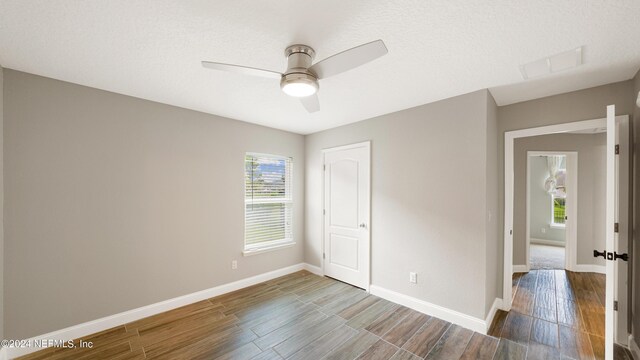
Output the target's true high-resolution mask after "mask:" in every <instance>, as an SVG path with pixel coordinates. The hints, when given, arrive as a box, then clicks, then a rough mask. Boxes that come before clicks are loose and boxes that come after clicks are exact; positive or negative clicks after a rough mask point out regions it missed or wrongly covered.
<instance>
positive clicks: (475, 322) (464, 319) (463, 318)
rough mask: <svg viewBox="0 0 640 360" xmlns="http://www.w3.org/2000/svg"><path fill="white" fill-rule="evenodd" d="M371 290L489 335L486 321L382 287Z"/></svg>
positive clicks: (383, 296)
mask: <svg viewBox="0 0 640 360" xmlns="http://www.w3.org/2000/svg"><path fill="white" fill-rule="evenodd" d="M370 290H371V294H372V295H375V296H379V297H381V298H383V299H386V300H389V301H391V302H395V303H397V304H400V305H404V306H406V307H408V308H411V309H413V310H416V311H419V312H421V313H424V314H427V315H430V316H434V317H437V318H439V319H442V320H446V321H448V322H450V323H453V324H456V325H460V326H462V327H464V328H467V329H470V330H473V331H476V332H479V333H481V334H486V333H487V324H486V320H485V319H478V318H476V317H473V316H470V315H467V314H463V313H461V312H457V311H454V310H451V309H447V308H445V307H443V306H440V305H436V304H432V303H429V302H426V301H424V300H420V299H416V298H414V297H411V296H408V295H404V294H400V293H398V292H395V291H392V290H389V289H385V288H383V287H380V286H376V285H371V289H370ZM489 326H491V324H489Z"/></svg>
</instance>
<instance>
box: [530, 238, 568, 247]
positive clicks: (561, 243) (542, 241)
mask: <svg viewBox="0 0 640 360" xmlns="http://www.w3.org/2000/svg"><path fill="white" fill-rule="evenodd" d="M529 241H530V242H531V244H537V245H550V246H558V247H564V241H555V240H547V239H536V238H531V239H529Z"/></svg>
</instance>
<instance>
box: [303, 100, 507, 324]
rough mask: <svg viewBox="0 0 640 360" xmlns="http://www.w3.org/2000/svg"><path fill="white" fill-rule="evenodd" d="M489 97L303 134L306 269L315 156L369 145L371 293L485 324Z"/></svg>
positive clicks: (317, 173)
mask: <svg viewBox="0 0 640 360" xmlns="http://www.w3.org/2000/svg"><path fill="white" fill-rule="evenodd" d="M488 96H489V94H488V92H487V91H486V90H482V91H477V92H474V93H471V94H467V95H462V96H458V97H454V98H450V99H447V100H443V101H439V102H435V103H431V104H427V105H423V106H419V107H415V108H411V109H407V110H403V111H400V112H396V113H392V114H388V115H383V116H380V117H376V118H373V119H369V120H365V121H361V122H358V123H354V124H350V125H346V126H342V127H339V128H335V129H331V130H327V131H323V132H319V133H315V134H312V135H308V136H307V137H306V157H307V161H306V166H307V168H306V194H307V196H306V213H305V218H306V223H305V233H306V236H305V239H306V240H307V243H306V246H305V260H306V261H307V262H308V263H310V264H313V265H316V266H320V264H321V257H322V256H321V254H322V250H321V249H322V196H321V194H322V154H321V150H322V149H326V148H331V147H335V146H340V145H346V144H352V143H357V142H362V141H366V140H371V149H372V163H371V171H372V177H371V178H372V182H371V217H372V220H371V224H372V227H371V241H372V246H371V251H372V266H371V268H372V282H373V284H374V285H376V286H380V287H383V288H386V289H390V290H393V291H397V292H399V293H402V294H405V295H408V296H412V297H415V298H418V299H421V300H424V301H428V302H430V303H433V304H437V305H441V306H444V307H446V308H449V309H453V310H456V311H459V312H462V313H465V314H468V315H470V316H474V317H477V318H482V319H484V317H485V315H486V308H487V306H486V304H485V301H486V300H485V299H486V298H485V291H486V286H487V285H486V283H487V281H486V274H487V271H486V269H485V263H486V261H487V260H486V259H485V257H484V256H482V255H479V254H485V252H486V247H485V245H486V240H485V238H486V236H487V235H486V234H487V233H488V230H487V226H489V225H488V221H487V213H486V211H487V208H488V207H490V206H489V205H488V202H487V189H488V185H487V178H486V175H485V174H486V172H487V168H488V162H487V154H488V153H492V152H493V150H488V148H487V144H486V143H487V137H486V136H484V134H486V133H487V131H489V127H490V126H488V122H487V114H488V109H487V106H488V103H489V100H488V99H487V97H488ZM492 126H493V125H492ZM492 126H491V127H492ZM489 166H491V165H489ZM492 220H493V219H492ZM410 271H415V272H417V273H418V284H410V283H409V281H408V279H409V272H410ZM493 277H494V278H495V275H494V276H493ZM490 300H491V302H493V297H491V298H490Z"/></svg>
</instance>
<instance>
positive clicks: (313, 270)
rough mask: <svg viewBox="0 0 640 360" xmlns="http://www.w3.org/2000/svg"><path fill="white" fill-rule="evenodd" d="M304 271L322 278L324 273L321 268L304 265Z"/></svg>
mask: <svg viewBox="0 0 640 360" xmlns="http://www.w3.org/2000/svg"><path fill="white" fill-rule="evenodd" d="M304 269H305V270H307V271H308V272H310V273H312V274H316V275H318V276H324V271H322V268H321V267H318V266H315V265H311V264H307V263H305V264H304Z"/></svg>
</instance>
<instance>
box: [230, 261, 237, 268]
mask: <svg viewBox="0 0 640 360" xmlns="http://www.w3.org/2000/svg"><path fill="white" fill-rule="evenodd" d="M237 268H238V261H237V260H232V261H231V269H232V270H235V269H237Z"/></svg>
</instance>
